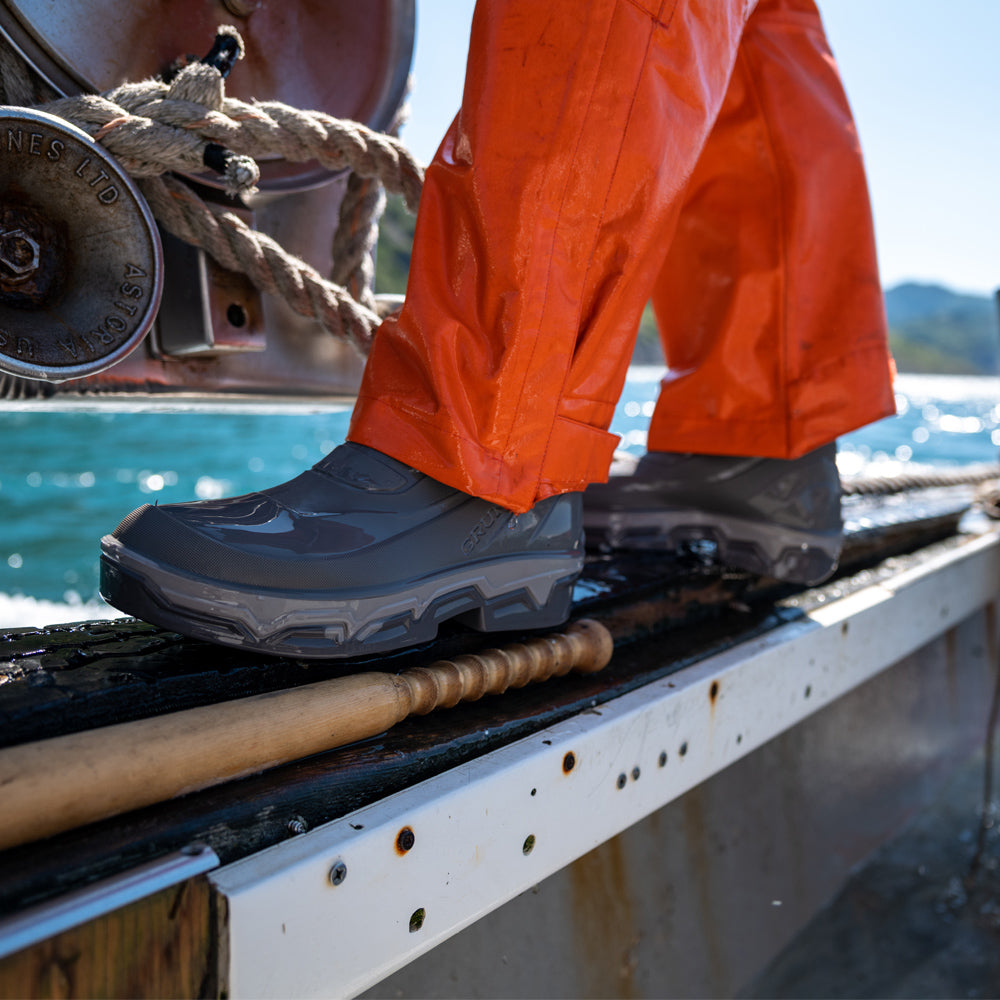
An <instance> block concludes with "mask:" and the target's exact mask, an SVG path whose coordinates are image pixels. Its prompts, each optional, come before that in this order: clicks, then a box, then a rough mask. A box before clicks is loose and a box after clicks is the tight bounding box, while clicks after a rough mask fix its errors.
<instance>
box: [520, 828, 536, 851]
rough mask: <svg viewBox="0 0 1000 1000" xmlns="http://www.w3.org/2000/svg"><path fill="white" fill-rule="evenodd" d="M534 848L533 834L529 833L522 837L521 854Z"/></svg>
mask: <svg viewBox="0 0 1000 1000" xmlns="http://www.w3.org/2000/svg"><path fill="white" fill-rule="evenodd" d="M534 849H535V835H534V834H533V833H529V834H528V836H527V837H525V838H524V843H523V844H522V845H521V853H522V854H530V853H531V852H532V851H533V850H534Z"/></svg>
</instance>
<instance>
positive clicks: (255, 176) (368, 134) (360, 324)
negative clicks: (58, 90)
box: [36, 25, 423, 354]
mask: <svg viewBox="0 0 1000 1000" xmlns="http://www.w3.org/2000/svg"><path fill="white" fill-rule="evenodd" d="M242 55H243V42H242V39H241V38H240V36H239V33H238V32H237V31H236V29H235V28H233V27H230V26H228V25H224V26H222V27H220V28H219V29H218V35H217V37H216V41H215V44H214V46H213V47H212V50H211V51H210V52H209V53H208V55H207V56H206V57H205V58H204V59H203V60H201V61H200V62H194V63H191V64H189V65H187V66H184V67H183V68H181V69H180V70H179V71H178V72H177V73H176V75H175V76H174V77H173V78H172V79H171V80H170V81H169V82H168V81H163V80H143V81H141V82H139V83H127V84H124V85H122V86H120V87H115V88H113V89H112V90H109V91H107V92H106V93H104V94H85V95H82V96H79V97H66V98H60V99H57V100H50V101H46V102H45V103H43V104H40V105H36V106H37V107H38V109H39V110H44V111H47V112H49V113H50V114H54V115H57V116H58V117H60V118H63V119H64V120H66V121H68V122H71V123H72V124H74V125H76V126H78V127H79V128H81V129H83V131H85V132H86V133H87V134H88V135H90V136H91V137H92V138H93V139H94V141H95V142H99V143H100V144H101V145H102V146H103V147H104V148H105V149H107V150H108V152H110V153H111V154H112V155H113V156H114V157H115V158H116V159H117V160H118V162H119V163H120V164H121V165H122V167H123V169H125V170H126V171H127V172H128V173H129V174H131V175H132V176H133V177H135V178H136V179H137V182H138V184H139V187H140V189H141V190H142V192H143V195H144V196H145V197H146V199H147V201H148V202H149V205H150V208H151V210H152V212H153V215H154V216H155V217H156V219H157V221H158V222H159V223H160V224H161V225H162V226H163V228H164V229H166V230H167V231H168V232H170V233H172V234H173V235H174V236H177V237H178V238H180V239H182V240H184V241H185V242H186V243H190V244H192V245H193V246H196V247H199V248H200V249H202V250H204V251H205V252H206V253H208V254H209V255H210V256H211V257H212V258H214V259H215V261H216V262H217V263H218V264H219V265H220V266H221V267H223V268H226V269H228V270H233V271H239V272H241V273H243V274H245V275H246V276H247V278H248V279H249V280H250V281H251V282H252V283H253V284H254V285H255V286H256V287H257V288H258V289H259V290H260V291H262V292H267V293H269V294H272V295H278V296H280V297H282V298H283V299H285V301H286V302H288V304H289V305H290V306H291V308H292V309H294V310H295V311H296V312H298V313H299V314H301V315H303V316H306V317H309V318H311V319H315V320H316V321H317V322H318V323H319V324H320V325H321V326H322V327H323V328H324V329H326V330H327V331H329V332H330V333H332V334H334V335H335V336H338V337H343V338H345V339H347V340H349V341H350V342H351V343H353V344H354V345H355V346H356V347H357V348H358V350H359V351H361V352H362V353H363V354H364V353H367V351H368V348H369V346H370V344H371V337H372V334H373V332H374V330H375V328H376V327H377V326H378V324H379V323H380V322H381V318H380V317H379V315H378V314H377V313H376V311H375V300H374V296H373V295H372V292H371V249H372V246H373V244H374V241H375V238H376V235H377V229H376V226H377V222H378V217H379V216H380V215H381V211H382V208H383V207H384V195H383V193H382V190H383V188H384V189H386V190H388V191H391V192H395V193H398V194H400V195H402V197H403V200H404V201H405V203H406V206H407V208H408V209H410V211H413V212H415V211H416V208H417V203H418V202H419V199H420V191H421V187H422V185H423V168H422V167H421V166H420V164H419V163H418V162H417V161H416V160H415V159H414V158H413V156H412V155H411V154H410V153H409V151H408V150H407V149H406V148H405V147H404V146H403V144H402V143H401V142H399V140H397V139H395V138H393V137H391V136H388V135H383V134H381V133H378V132H374V131H372V130H371V129H368V128H366V127H365V126H364V125H360V124H358V123H357V122H351V121H343V120H340V119H336V118H333V117H331V116H330V115H326V114H323V113H322V112H318V111H301V110H299V109H296V108H292V107H290V106H288V105H286V104H282V103H281V102H278V101H260V102H257V101H254V102H252V103H247V102H244V101H239V100H236V99H235V98H231V97H227V96H226V94H225V77H226V75H227V74H228V72H229V70H230V68H231V67H232V65H233V64H234V63H235V62H236V60H238V59H240V58H242ZM261 157H280V158H282V159H284V160H288V161H293V162H297V163H302V162H307V161H316V162H318V163H319V164H320V165H321V166H323V167H326V168H327V169H329V170H336V171H339V170H344V169H348V170H350V171H351V177H350V178H349V180H348V190H347V194H346V196H345V198H344V201H343V203H342V205H341V210H340V219H339V223H338V227H337V233H338V236H337V237H336V238H335V242H334V260H335V271H334V277H335V278H336V279H338V280H339V281H340V282H342V284H338V283H337V281H336V280H330V279H328V278H325V277H324V276H323V275H321V274H320V273H319V272H318V271H316V270H315V268H313V267H312V266H311V265H309V264H307V263H306V262H305V261H303V260H301V259H300V258H298V257H296V256H294V255H293V254H290V253H288V252H287V251H286V250H284V249H283V248H282V247H281V246H280V244H278V243H277V242H276V241H275V240H273V239H271V238H270V237H268V236H266V235H265V234H263V233H260V232H257V231H256V230H253V229H251V228H250V227H249V226H247V225H246V224H245V223H244V222H243V221H242V220H241V219H240V218H238V217H237V216H236V215H235V214H234V213H232V212H227V211H225V210H220V209H217V208H213V207H210V206H209V205H208V204H207V203H206V202H205V201H204V200H203V199H202V198H201V197H200V196H199V195H198V193H197V192H196V191H195V189H194V188H193V187H192V186H191V185H189V184H188V183H186V182H185V181H184V180H182V179H180V178H178V177H176V176H173V174H175V173H185V174H191V173H201V172H204V170H205V168H206V167H207V168H209V169H211V170H214V171H215V172H216V173H218V174H219V175H220V176H221V177H222V178H223V180H224V183H225V186H226V191H227V194H229V195H230V196H231V197H237V196H239V197H246V196H249V195H251V194H253V193H254V191H255V189H256V184H257V182H258V180H259V177H260V170H259V168H258V165H257V163H256V159H257V158H261ZM345 285H346V286H347V287H344V286H345Z"/></svg>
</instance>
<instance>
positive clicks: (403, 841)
mask: <svg viewBox="0 0 1000 1000" xmlns="http://www.w3.org/2000/svg"><path fill="white" fill-rule="evenodd" d="M416 842H417V838H416V835H415V834H414V833H413V831H412V830H411V829H410V828H409V827H408V826H404V827H403V829H402V830H400V831H399V833H397V834H396V850H397V851H398V852H399V853H400V854H405V853H406V852H407V851H408V850H410V848H411V847H413V845H414V844H415V843H416Z"/></svg>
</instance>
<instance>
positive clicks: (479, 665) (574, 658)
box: [399, 618, 614, 715]
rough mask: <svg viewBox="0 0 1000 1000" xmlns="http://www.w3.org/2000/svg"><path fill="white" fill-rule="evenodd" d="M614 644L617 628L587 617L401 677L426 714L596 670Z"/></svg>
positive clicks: (416, 708) (414, 707) (415, 709)
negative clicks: (550, 632)
mask: <svg viewBox="0 0 1000 1000" xmlns="http://www.w3.org/2000/svg"><path fill="white" fill-rule="evenodd" d="M613 647H614V643H613V641H612V639H611V633H610V632H609V631H608V630H607V629H606V628H605V627H604V626H603V625H602V624H601V623H600V622H596V621H592V620H591V619H588V618H582V619H580V621H578V622H574V623H573V624H572V625H570V627H569V628H568V629H567V630H566V631H565V632H563V633H557V634H553V635H546V636H541V637H540V638H537V639H529V640H528V641H527V642H516V643H511V644H510V645H509V646H504V647H503V649H487V650H484V651H483V652H481V653H468V654H466V655H463V656H457V657H455V659H454V660H438V661H437V662H436V663H432V664H430V666H427V667H416V668H414V669H413V670H407V671H405V672H404V673H402V674H400V677H399V679H400V681H402V682H403V683H404V684H405V685H406V687H407V689H408V690H409V695H410V705H411V707H410V712H411V713H412V714H414V715H426V714H427V713H428V712H432V711H433V710H434V709H435V708H451V707H452V705H457V704H458V703H459V702H460V701H476V700H477V699H479V698H482V696H483V695H484V694H501V693H502V692H504V691H506V690H507V689H508V688H519V687H524V685H525V684H530V683H532V682H534V681H546V680H548V679H549V678H550V677H561V676H563V674H568V673H569V672H570V671H571V670H576V671H578V672H580V673H593V672H595V671H597V670H600V669H601V668H602V667H604V666H606V665H607V663H608V661H609V660H610V659H611V651H612V649H613Z"/></svg>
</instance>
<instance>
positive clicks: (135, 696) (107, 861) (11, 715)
mask: <svg viewBox="0 0 1000 1000" xmlns="http://www.w3.org/2000/svg"><path fill="white" fill-rule="evenodd" d="M965 506H966V503H965V502H962V503H957V502H954V503H952V504H951V507H950V509H949V510H947V511H946V510H944V509H942V508H940V507H936V508H935V509H934V510H925V511H924V514H925V515H926V516H923V517H921V518H917V519H916V520H913V521H910V522H908V523H907V524H906V525H904V526H902V527H900V526H899V525H897V526H896V527H895V528H886V527H885V526H882V527H880V528H878V530H877V531H875V532H874V533H873V532H872V530H870V528H868V527H862V528H860V529H857V530H854V531H853V532H852V535H851V538H850V544H849V545H848V548H847V549H846V551H845V560H844V562H845V574H846V575H845V576H843V577H842V578H841V580H840V581H839V582H835V583H834V584H830V585H828V588H833V589H832V590H831V591H829V592H830V593H831V594H832V595H833V596H836V595H837V594H839V593H841V592H843V590H844V588H850V587H851V586H852V584H851V582H850V574H851V573H852V572H856V571H858V570H859V569H862V568H863V567H865V566H875V565H876V564H877V563H878V562H879V560H881V559H884V558H885V557H886V556H887V555H890V554H895V553H897V552H900V551H910V550H913V549H914V548H916V547H919V546H920V545H926V544H928V543H930V542H934V541H936V540H937V539H940V538H942V537H944V536H948V535H951V534H953V533H954V531H955V527H956V525H957V521H958V517H959V516H960V514H961V511H962V510H963V509H964V507H965ZM915 558H918V557H915ZM863 576H864V579H865V582H870V579H869V578H870V574H863ZM857 585H858V586H860V585H862V584H861V583H859V584H857ZM793 592H794V588H790V587H787V586H780V585H777V584H774V583H773V582H771V583H768V582H767V581H755V580H752V579H750V578H748V577H746V576H741V575H738V574H720V573H718V572H716V571H713V570H710V569H707V568H705V567H704V566H701V565H699V564H698V562H697V561H696V560H694V559H692V558H688V559H676V558H668V557H663V556H645V557H615V558H602V559H596V560H594V561H592V562H590V563H588V566H587V569H586V572H585V573H584V575H583V577H582V579H581V581H580V583H579V585H578V587H577V592H576V597H577V600H576V606H575V609H574V610H575V614H577V615H589V616H595V617H598V618H601V619H602V620H604V621H605V622H606V623H607V624H609V626H610V627H611V628H612V631H613V632H614V633H615V634H616V636H617V642H616V654H615V657H614V659H613V660H612V663H611V665H610V666H609V667H608V668H606V669H605V671H603V672H602V673H600V674H597V675H592V676H589V677H585V676H575V675H574V676H570V677H565V678H559V679H555V680H551V681H548V682H546V683H545V684H542V685H536V686H533V687H527V688H524V689H521V690H519V691H511V692H508V693H506V694H505V695H503V696H500V697H488V698H485V699H483V700H482V701H480V702H477V703H472V704H468V703H464V704H462V705H459V706H457V707H456V708H453V709H449V710H444V711H439V712H436V713H433V714H432V715H429V716H425V717H423V718H414V719H409V720H406V721H405V722H403V723H401V724H400V725H398V726H397V727H395V728H394V729H393V730H391V731H390V732H388V733H385V734H382V735H381V736H379V737H376V738H374V739H371V740H367V741H364V742H361V743H356V744H354V745H352V746H349V747H344V748H341V749H338V750H334V751H330V752H327V753H323V754H318V755H316V756H314V757H311V758H309V759H306V760H303V761H298V762H296V763H294V764H289V765H286V766H283V767H280V768H276V769H273V770H271V771H268V772H266V773H263V774H259V775H255V776H252V777H249V778H246V779H243V780H240V781H236V782H231V783H229V784H226V785H222V786H219V787H217V788H213V789H209V790H206V791H204V792H200V793H196V794H192V795H188V796H185V797H182V798H180V799H177V800H174V801H171V802H167V803H162V804H160V805H156V806H150V807H148V808H145V809H141V810H137V811H135V812H132V813H129V814H127V815H125V816H121V817H117V818H114V819H110V820H106V821H103V822H100V823H95V824H91V825H90V826H87V827H84V828H81V829H78V830H75V831H71V832H68V833H65V834H61V835H59V836H56V837H52V838H49V839H48V840H44V841H39V842H36V843H34V844H30V845H26V846H24V847H19V848H15V849H13V850H10V851H7V852H5V854H4V855H3V857H2V875H0V912H4V911H11V910H16V909H18V908H20V907H23V906H26V905H29V904H31V903H34V902H38V901H40V900H43V899H45V898H49V897H52V896H55V895H58V894H59V893H61V892H64V891H67V890H68V889H70V888H74V887H77V886H80V885H82V884H86V883H88V882H91V881H93V880H95V879H98V878H102V877H106V876H108V875H112V874H114V873H116V872H119V871H124V870H127V869H128V868H130V867H133V866H135V865H136V864H139V863H141V862H143V861H146V860H149V859H151V858H155V857H158V856H160V855H162V854H164V853H166V852H168V851H172V850H176V849H179V848H181V847H183V846H184V845H186V844H190V843H192V842H194V841H201V842H205V843H208V844H209V845H210V846H211V847H212V848H213V849H214V850H215V851H216V853H217V854H218V855H219V857H220V858H221V860H222V862H223V863H227V862H231V861H234V860H236V859H238V858H240V857H244V856H246V855H248V854H251V853H254V852H256V851H259V850H262V849H263V848H265V847H268V846H270V845H271V844H275V843H278V842H280V841H282V840H284V839H287V838H288V837H291V836H295V835H297V833H299V832H302V831H304V830H308V829H311V828H313V827H315V826H317V825H319V824H321V823H325V822H328V821H330V820H332V819H335V818H337V817H338V816H342V815H344V814H346V813H348V812H350V811H352V810H354V809H357V808H359V807H361V806H363V805H365V804H367V803H369V802H372V801H375V800H377V799H379V798H382V797H384V796H386V795H389V794H392V793H393V792H395V791H398V790H400V789H402V788H405V787H408V786H410V785H412V784H415V783H416V782H418V781H421V780H423V779H425V778H428V777H431V776H432V775H434V774H437V773H440V772H441V771H444V770H446V769H448V768H450V767H454V766H455V765H457V764H460V763H462V762H463V761H466V760H469V759H471V758H473V757H476V756H478V755H481V754H484V753H487V752H489V751H490V750H492V749H495V748H496V747H499V746H502V745H504V744H507V743H509V742H511V741H513V740H516V739H518V738H521V737H523V736H526V735H528V734H530V733H532V732H537V731H538V730H539V729H542V728H544V727H546V726H549V725H551V724H553V723H555V722H557V721H559V720H560V719H563V718H566V717H568V716H570V715H573V714H576V713H578V712H581V711H593V710H598V711H599V706H600V705H601V704H602V703H603V702H605V701H608V700H609V699H612V698H615V697H617V696H619V695H621V694H623V693H625V692H627V691H630V690H633V689H635V688H637V687H639V686H641V685H643V684H647V683H649V682H651V681H653V680H655V679H658V678H661V677H663V676H666V675H668V674H670V673H672V672H674V671H677V670H680V669H683V668H684V667H685V666H686V665H688V664H689V663H691V662H693V661H695V660H698V659H701V658H703V657H705V656H707V655H711V654H712V653H715V652H718V651H720V650H722V649H725V648H728V647H730V646H732V645H734V644H737V643H740V642H743V641H745V640H747V639H748V638H751V637H753V636H755V635H758V634H760V633H762V632H764V631H767V630H768V629H771V628H774V627H776V626H777V625H780V624H781V623H782V622H784V621H788V620H790V619H791V618H794V617H796V616H798V615H801V614H802V613H803V611H802V610H801V608H793V607H789V606H785V605H783V604H782V598H783V597H786V596H788V595H789V594H791V593H793ZM824 599H825V598H824ZM510 638H512V637H510V636H507V637H504V636H491V637H489V638H488V643H489V644H500V643H501V642H503V641H504V640H505V639H510ZM483 645H484V637H483V636H481V635H478V634H476V633H470V632H467V631H464V630H458V629H455V630H452V631H449V632H446V633H444V634H442V636H441V637H440V638H439V639H438V641H436V642H435V643H432V644H429V645H428V646H425V647H419V648H416V649H414V650H411V651H409V652H407V653H405V654H398V655H396V656H392V657H379V658H368V659H367V660H363V661H358V660H354V661H295V660H284V659H278V658H275V657H263V656H257V655H253V654H248V653H243V652H240V651H237V650H227V649H222V648H219V647H215V646H212V645H209V644H205V643H200V642H194V641H192V640H187V639H183V638H181V637H180V636H177V635H176V634H174V633H169V632H165V631H163V630H160V629H157V628H154V627H153V626H150V625H147V624H144V623H141V622H135V621H131V620H125V621H120V622H112V623H107V622H105V623H87V624H83V625H79V626H62V627H56V628H50V629H43V630H37V629H29V630H12V631H10V632H8V633H6V634H5V635H3V636H0V648H2V650H3V652H2V654H0V655H2V659H0V720H2V725H0V743H6V744H7V745H10V744H14V743H19V742H25V741H28V740H33V739H40V738H45V737H47V736H53V735H57V734H59V733H63V732H70V731H77V730H80V729H84V728H92V727H96V726H103V725H108V724H112V723H116V722H122V721H127V720H128V719H134V718H141V717H145V716H149V715H153V714H157V713H161V712H168V711H176V710H178V709H182V708H188V707H192V706H194V705H200V704H207V703H211V702H216V701H222V700H229V699H232V698H239V697H243V696H246V695H250V694H256V693H259V692H262V691H269V690H275V689H278V688H281V687H287V686H291V685H296V684H303V683H308V682H312V681H316V680H321V679H324V678H326V677H332V676H338V675H340V674H343V673H347V672H357V671H359V670H364V669H379V670H400V669H404V668H405V667H408V666H412V665H414V664H417V663H425V662H428V661H430V660H432V659H437V658H440V657H446V656H452V655H455V654H457V653H459V652H462V651H465V650H467V649H470V648H476V647H479V648H481V647H482V646H483ZM165 766H166V765H165Z"/></svg>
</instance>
